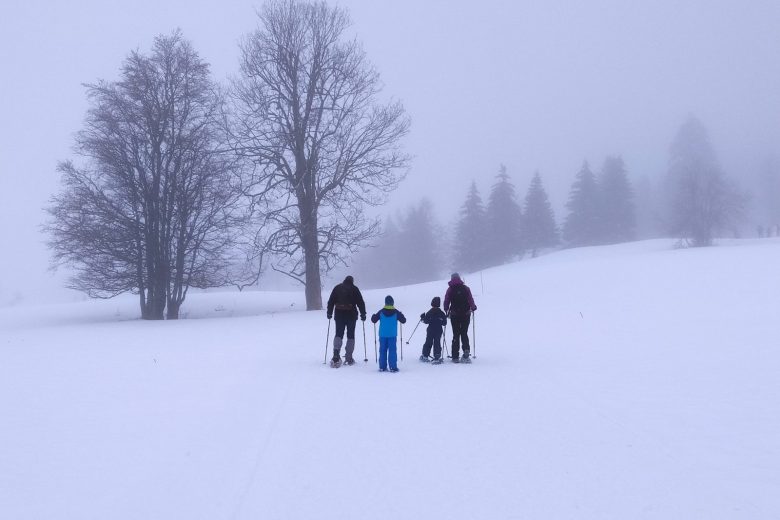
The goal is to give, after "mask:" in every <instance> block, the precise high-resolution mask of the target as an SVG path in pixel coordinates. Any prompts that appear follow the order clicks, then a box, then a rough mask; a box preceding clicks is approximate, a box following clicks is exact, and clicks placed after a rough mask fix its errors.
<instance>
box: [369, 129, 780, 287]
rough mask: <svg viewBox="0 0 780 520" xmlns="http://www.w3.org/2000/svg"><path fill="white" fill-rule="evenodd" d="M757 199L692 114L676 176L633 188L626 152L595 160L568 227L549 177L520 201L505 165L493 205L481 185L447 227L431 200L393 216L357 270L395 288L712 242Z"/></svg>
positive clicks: (578, 186)
mask: <svg viewBox="0 0 780 520" xmlns="http://www.w3.org/2000/svg"><path fill="white" fill-rule="evenodd" d="M767 171H772V172H780V167H778V168H774V169H771V164H770V165H769V166H768V167H767ZM763 179H764V185H765V186H767V187H768V188H770V189H772V190H773V191H772V193H773V194H775V195H778V196H777V197H774V198H772V197H770V199H771V200H774V201H775V207H777V202H780V175H777V174H774V175H770V174H768V173H765V174H764V178H763ZM747 200H748V199H747V196H746V195H745V193H744V192H743V191H742V190H741V189H740V188H738V187H737V186H736V184H735V183H734V182H733V181H731V180H729V179H728V177H727V176H726V175H725V174H724V173H723V172H722V171H721V169H720V167H719V166H718V163H717V161H716V158H715V153H714V151H713V149H712V147H711V145H710V143H709V139H708V137H707V133H706V130H705V129H704V126H703V125H702V124H701V122H700V121H698V120H697V119H696V118H694V117H691V118H689V119H688V120H686V121H685V123H684V124H683V125H682V126H681V127H680V129H679V131H678V133H677V135H676V136H675V137H674V140H673V142H672V146H671V148H670V156H669V167H668V171H667V172H666V175H665V176H663V177H662V181H661V182H659V183H656V185H653V184H652V183H651V182H649V181H648V180H647V179H643V178H640V179H638V181H637V182H636V183H635V184H633V183H632V182H631V180H630V179H629V176H628V169H627V167H626V164H625V162H624V160H623V159H622V157H620V156H608V157H606V158H605V159H604V162H603V163H602V165H601V168H600V169H599V170H598V171H596V172H594V171H592V170H591V168H590V165H589V164H588V162H587V161H585V162H584V163H583V164H582V166H581V167H580V169H579V171H578V172H577V173H576V175H575V176H574V181H573V182H572V185H571V189H570V191H569V197H568V200H567V202H566V205H565V208H566V210H567V213H566V215H565V217H564V218H563V219H562V225H561V226H560V228H559V226H558V224H557V223H556V218H555V215H554V212H553V209H552V205H551V204H550V201H549V198H548V196H547V192H546V190H545V188H544V185H543V182H542V176H541V174H540V173H539V172H536V173H535V174H534V176H533V178H532V180H531V183H530V185H529V187H528V189H527V191H526V195H525V198H524V199H523V201H522V202H520V201H518V198H517V195H516V190H515V187H514V185H513V184H512V181H511V177H510V175H509V173H508V172H507V169H506V167H504V166H503V165H502V166H501V167H500V168H499V172H498V174H497V175H496V177H495V181H494V183H493V185H492V187H491V190H490V194H489V197H488V200H487V203H485V202H484V201H483V199H482V196H481V194H480V192H479V189H478V187H477V184H476V182H474V181H472V183H471V185H470V186H469V187H468V189H467V191H466V196H465V199H464V201H463V203H462V206H461V208H460V213H459V215H458V218H457V219H456V221H455V222H453V223H452V225H450V226H445V227H442V226H440V225H439V224H438V223H436V222H435V221H434V220H433V212H432V211H431V205H430V202H428V201H423V202H422V203H420V206H418V207H413V208H411V209H409V210H408V213H407V214H406V215H401V216H398V217H396V218H391V219H388V220H387V221H386V223H385V229H384V232H383V235H382V238H381V240H380V241H379V242H377V244H376V246H375V247H373V248H371V249H370V250H369V251H370V252H367V253H362V254H359V255H358V256H357V257H356V258H355V265H356V267H357V268H358V270H359V272H360V273H361V276H362V278H363V279H364V280H366V281H367V283H368V284H369V285H370V286H388V285H398V284H402V283H415V282H421V281H425V280H430V279H433V278H435V277H436V276H441V275H443V274H445V272H446V271H447V270H459V271H465V272H474V271H478V270H480V269H484V268H486V267H491V266H497V265H501V264H503V263H506V262H509V261H513V260H518V259H521V258H523V257H524V256H525V255H526V254H527V255H529V256H531V257H536V256H537V255H538V254H539V253H540V252H541V251H543V250H546V249H551V248H559V247H583V246H596V245H606V244H617V243H621V242H628V241H632V240H636V239H644V238H653V237H660V236H675V237H677V238H678V239H679V240H680V244H681V245H685V246H707V245H710V244H711V243H712V241H713V239H714V237H715V236H717V234H719V233H729V232H731V233H734V232H735V229H737V226H738V224H739V223H740V222H741V220H742V219H743V218H744V215H745V210H746V204H747ZM768 206H771V204H768ZM422 208H425V211H422ZM779 213H780V212H779ZM779 218H780V217H779ZM777 232H778V233H779V234H780V226H777ZM758 233H759V234H760V235H761V234H763V235H766V234H768V233H771V228H770V227H769V226H767V227H764V228H762V229H759V230H758ZM369 265H370V267H369Z"/></svg>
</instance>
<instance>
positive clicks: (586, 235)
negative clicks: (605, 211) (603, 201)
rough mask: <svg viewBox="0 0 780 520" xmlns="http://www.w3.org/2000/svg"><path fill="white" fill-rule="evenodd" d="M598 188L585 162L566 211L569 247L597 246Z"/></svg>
mask: <svg viewBox="0 0 780 520" xmlns="http://www.w3.org/2000/svg"><path fill="white" fill-rule="evenodd" d="M598 204H599V202H598V186H597V184H596V178H595V176H594V175H593V172H592V171H591V170H590V167H589V166H588V162H587V161H585V162H584V163H583V164H582V168H580V171H579V173H577V177H576V179H575V180H574V183H573V184H572V186H571V191H570V192H569V200H568V202H567V203H566V209H568V210H569V214H568V215H567V216H566V221H565V222H564V224H563V239H564V241H565V242H566V245H567V246H569V247H579V246H587V245H593V244H596V243H597V242H598V240H599V236H600V229H601V228H600V222H599V220H600V219H599V207H598Z"/></svg>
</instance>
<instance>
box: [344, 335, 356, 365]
mask: <svg viewBox="0 0 780 520" xmlns="http://www.w3.org/2000/svg"><path fill="white" fill-rule="evenodd" d="M344 350H345V351H346V356H344V357H345V363H346V364H347V365H354V364H355V359H354V358H353V357H352V353H353V352H354V351H355V338H351V339H350V338H347V345H346V348H345V349H344Z"/></svg>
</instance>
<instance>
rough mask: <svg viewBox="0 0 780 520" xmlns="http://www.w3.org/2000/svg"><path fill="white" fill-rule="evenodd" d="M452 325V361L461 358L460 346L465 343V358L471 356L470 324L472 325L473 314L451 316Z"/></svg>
mask: <svg viewBox="0 0 780 520" xmlns="http://www.w3.org/2000/svg"><path fill="white" fill-rule="evenodd" d="M450 323H451V324H452V359H458V358H460V355H459V352H458V351H459V350H460V344H461V342H463V357H464V358H465V357H468V356H469V351H470V350H471V347H470V346H469V323H471V314H466V315H465V316H455V315H454V314H451V315H450Z"/></svg>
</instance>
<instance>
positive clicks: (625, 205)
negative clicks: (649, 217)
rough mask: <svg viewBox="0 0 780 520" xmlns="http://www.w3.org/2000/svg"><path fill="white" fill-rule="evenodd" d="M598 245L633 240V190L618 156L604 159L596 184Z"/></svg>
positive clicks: (634, 220) (634, 212)
mask: <svg viewBox="0 0 780 520" xmlns="http://www.w3.org/2000/svg"><path fill="white" fill-rule="evenodd" d="M598 187H599V193H600V204H599V210H600V216H599V222H600V237H599V238H600V242H601V243H604V244H617V243H619V242H628V241H630V240H633V239H634V230H635V228H636V210H635V208H634V202H633V190H632V189H631V183H630V182H629V180H628V176H627V175H626V167H625V164H624V163H623V159H622V158H621V157H607V158H606V160H605V161H604V166H603V168H602V170H601V175H600V177H599V182H598Z"/></svg>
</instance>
